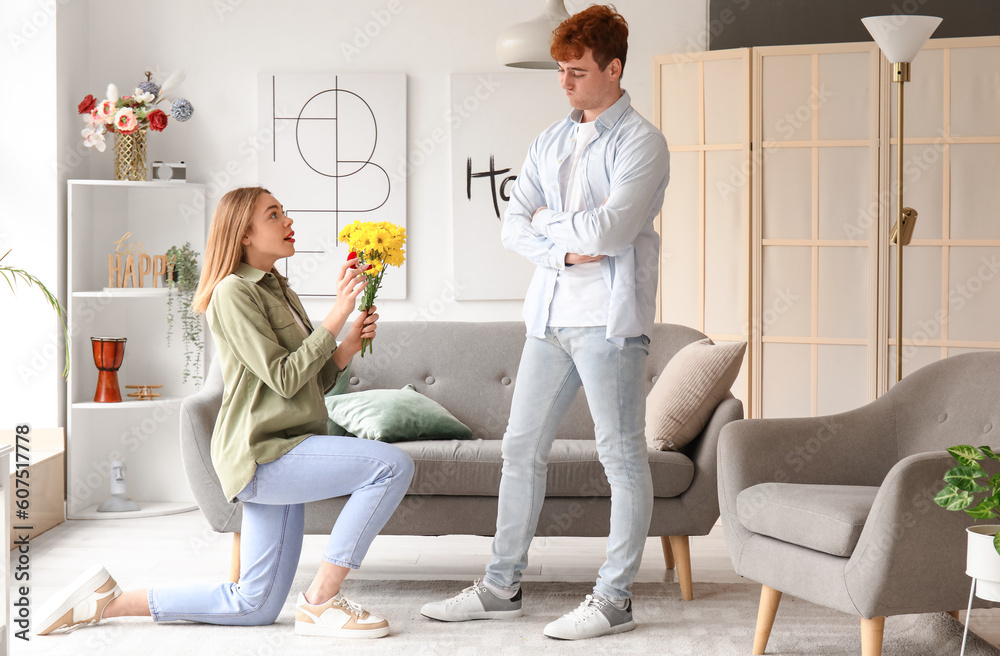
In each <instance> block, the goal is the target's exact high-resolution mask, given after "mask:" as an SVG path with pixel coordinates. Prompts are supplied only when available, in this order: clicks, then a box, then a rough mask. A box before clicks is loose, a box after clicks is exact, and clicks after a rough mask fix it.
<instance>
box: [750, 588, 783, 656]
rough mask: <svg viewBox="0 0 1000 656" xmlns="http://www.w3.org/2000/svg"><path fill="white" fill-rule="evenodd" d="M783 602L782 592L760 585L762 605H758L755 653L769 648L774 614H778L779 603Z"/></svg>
mask: <svg viewBox="0 0 1000 656" xmlns="http://www.w3.org/2000/svg"><path fill="white" fill-rule="evenodd" d="M780 603H781V593H780V592H778V591H777V590H775V589H774V588H769V587H767V586H766V585H762V586H761V587H760V606H758V607H757V630H756V631H754V636H753V654H754V656H760V655H761V654H763V653H764V650H765V649H767V640H768V638H770V637H771V627H773V626H774V616H775V615H777V614H778V604H780Z"/></svg>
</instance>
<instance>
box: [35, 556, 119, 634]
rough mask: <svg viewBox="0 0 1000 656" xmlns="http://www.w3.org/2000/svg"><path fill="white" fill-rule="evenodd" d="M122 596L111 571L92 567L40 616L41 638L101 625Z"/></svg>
mask: <svg viewBox="0 0 1000 656" xmlns="http://www.w3.org/2000/svg"><path fill="white" fill-rule="evenodd" d="M121 593H122V589H121V588H119V587H118V584H117V583H116V582H115V580H114V579H113V578H111V575H110V574H108V570H106V569H104V568H103V567H101V566H100V565H95V566H94V567H91V568H90V569H88V570H87V571H85V572H84V573H83V574H81V575H80V576H79V577H78V578H77V579H76V580H75V581H73V582H72V583H70V584H69V585H68V586H66V587H65V588H63V589H62V590H60V591H59V592H58V593H56V595H55V596H53V597H52V598H51V599H50V600H49V601H48V603H46V604H45V606H44V607H43V608H42V610H41V612H40V613H39V617H40V618H41V619H40V621H39V626H41V627H42V629H41V630H40V631H38V635H48V634H49V633H51V632H53V631H55V630H56V629H62V628H66V629H71V628H73V627H75V626H79V625H81V624H96V623H97V622H100V621H101V615H103V614H104V607H105V606H107V605H108V604H109V603H110V602H111V600H112V599H114V598H115V597H117V596H118V595H120V594H121Z"/></svg>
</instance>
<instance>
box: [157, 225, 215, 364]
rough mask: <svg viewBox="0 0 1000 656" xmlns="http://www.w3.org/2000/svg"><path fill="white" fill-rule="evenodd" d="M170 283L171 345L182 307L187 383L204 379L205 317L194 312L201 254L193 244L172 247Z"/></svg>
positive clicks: (170, 254) (168, 329)
mask: <svg viewBox="0 0 1000 656" xmlns="http://www.w3.org/2000/svg"><path fill="white" fill-rule="evenodd" d="M166 256H167V272H166V284H167V287H168V288H169V289H170V290H171V291H170V293H169V294H168V295H167V346H170V338H171V336H172V335H173V328H174V312H175V309H176V308H175V305H174V304H175V303H179V304H180V308H179V309H180V314H181V326H182V329H183V339H184V382H185V383H186V382H187V380H188V378H190V377H191V376H192V375H194V373H198V375H199V376H198V377H199V378H200V367H201V349H202V347H203V346H204V345H205V343H204V334H203V331H202V323H201V317H199V316H198V315H197V314H195V313H194V312H193V311H192V310H191V302H192V301H193V300H194V292H195V290H196V289H197V288H198V278H199V273H198V253H197V252H195V251H194V250H192V248H191V243H190V242H185V243H184V245H183V246H171V247H170V248H169V249H168V250H167V253H166Z"/></svg>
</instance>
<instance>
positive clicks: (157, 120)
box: [146, 109, 167, 132]
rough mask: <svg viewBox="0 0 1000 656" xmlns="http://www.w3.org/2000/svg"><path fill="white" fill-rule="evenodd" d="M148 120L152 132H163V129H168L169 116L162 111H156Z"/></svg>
mask: <svg viewBox="0 0 1000 656" xmlns="http://www.w3.org/2000/svg"><path fill="white" fill-rule="evenodd" d="M146 118H147V119H149V129H150V130H156V131H157V132H163V128H165V127H167V115H166V114H164V113H163V110H161V109H154V110H153V111H151V112H150V113H149V114H148V115H146Z"/></svg>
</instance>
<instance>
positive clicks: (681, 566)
mask: <svg viewBox="0 0 1000 656" xmlns="http://www.w3.org/2000/svg"><path fill="white" fill-rule="evenodd" d="M669 540H670V552H671V554H672V555H673V560H674V563H675V564H676V566H677V582H678V583H680V584H681V598H683V599H684V601H691V600H692V599H694V588H693V586H692V584H691V545H690V543H689V542H688V536H686V535H671V536H670V538H669Z"/></svg>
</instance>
